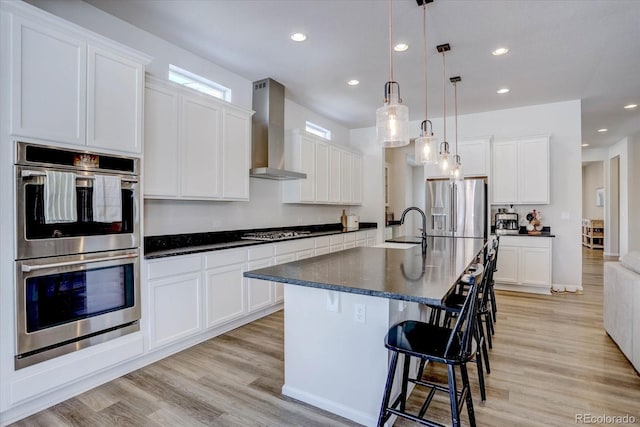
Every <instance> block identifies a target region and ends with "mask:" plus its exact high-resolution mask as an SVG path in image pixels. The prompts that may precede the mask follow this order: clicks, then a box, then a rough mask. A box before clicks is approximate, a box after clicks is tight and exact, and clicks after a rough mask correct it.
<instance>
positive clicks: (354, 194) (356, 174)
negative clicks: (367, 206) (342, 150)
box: [351, 154, 362, 205]
mask: <svg viewBox="0 0 640 427" xmlns="http://www.w3.org/2000/svg"><path fill="white" fill-rule="evenodd" d="M351 160H352V162H351V202H352V203H353V204H358V205H359V204H362V156H361V155H359V154H354V155H353V158H352V159H351Z"/></svg>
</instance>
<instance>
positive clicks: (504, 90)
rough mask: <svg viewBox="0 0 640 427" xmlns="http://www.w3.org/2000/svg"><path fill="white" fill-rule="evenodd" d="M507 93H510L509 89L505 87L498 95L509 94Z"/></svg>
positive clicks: (499, 90)
mask: <svg viewBox="0 0 640 427" xmlns="http://www.w3.org/2000/svg"><path fill="white" fill-rule="evenodd" d="M507 92H509V89H507V88H506V87H503V88H502V89H498V91H497V92H496V93H499V94H501V95H502V94H503V93H507Z"/></svg>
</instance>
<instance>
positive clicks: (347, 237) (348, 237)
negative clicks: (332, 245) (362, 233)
mask: <svg viewBox="0 0 640 427" xmlns="http://www.w3.org/2000/svg"><path fill="white" fill-rule="evenodd" d="M343 237H344V241H345V243H346V242H355V241H356V233H347V234H345V235H344V236H343Z"/></svg>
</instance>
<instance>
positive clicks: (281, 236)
mask: <svg viewBox="0 0 640 427" xmlns="http://www.w3.org/2000/svg"><path fill="white" fill-rule="evenodd" d="M310 234H311V232H310V231H293V230H281V231H258V232H255V233H245V234H244V235H243V236H242V237H241V238H242V239H245V240H285V239H295V238H299V237H308V236H309V235H310Z"/></svg>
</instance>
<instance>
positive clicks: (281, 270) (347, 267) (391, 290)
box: [244, 237, 484, 304]
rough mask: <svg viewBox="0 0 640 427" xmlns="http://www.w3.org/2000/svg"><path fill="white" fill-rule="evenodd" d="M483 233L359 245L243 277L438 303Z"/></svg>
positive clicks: (474, 253)
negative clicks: (403, 244) (423, 242)
mask: <svg viewBox="0 0 640 427" xmlns="http://www.w3.org/2000/svg"><path fill="white" fill-rule="evenodd" d="M483 245H484V242H483V240H482V239H468V238H451V237H429V238H427V253H426V254H425V255H423V254H422V251H421V248H420V246H414V247H411V248H409V249H388V248H376V247H372V248H371V247H356V248H352V249H347V250H345V251H341V252H336V253H331V254H326V255H320V256H316V257H313V258H307V259H304V260H299V261H293V262H289V263H286V264H280V265H276V266H272V267H267V268H261V269H258V270H252V271H247V272H245V273H244V276H245V277H250V278H255V279H263V280H271V281H274V282H281V283H287V284H291V285H299V286H306V287H312V288H321V289H328V290H334V291H341V292H349V293H356V294H362V295H370V296H376V297H381V298H389V299H398V300H405V301H413V302H417V303H423V304H440V303H441V302H442V300H443V299H444V298H445V297H446V295H447V294H448V293H449V292H450V291H451V288H452V286H453V285H454V283H455V282H456V281H457V280H458V278H459V277H460V276H461V275H462V274H463V273H464V271H465V269H466V268H467V266H468V265H469V264H471V262H472V261H473V260H474V259H475V257H476V256H477V255H478V253H480V251H481V250H482V247H483Z"/></svg>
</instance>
